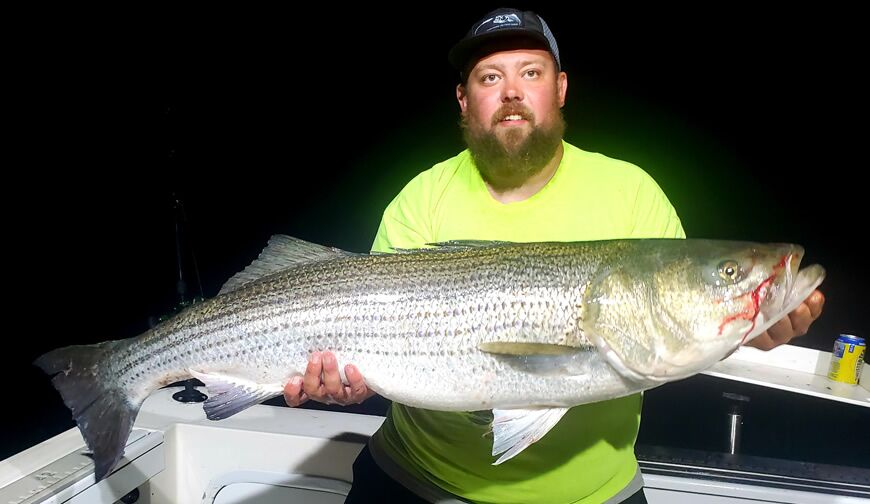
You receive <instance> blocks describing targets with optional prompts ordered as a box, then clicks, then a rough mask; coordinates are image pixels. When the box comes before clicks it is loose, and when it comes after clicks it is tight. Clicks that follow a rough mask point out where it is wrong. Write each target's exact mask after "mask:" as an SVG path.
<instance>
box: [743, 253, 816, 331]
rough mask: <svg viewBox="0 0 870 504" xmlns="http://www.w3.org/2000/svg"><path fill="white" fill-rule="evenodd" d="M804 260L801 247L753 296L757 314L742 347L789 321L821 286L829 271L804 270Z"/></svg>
mask: <svg viewBox="0 0 870 504" xmlns="http://www.w3.org/2000/svg"><path fill="white" fill-rule="evenodd" d="M802 258H803V249H801V248H800V247H795V249H794V250H792V251H790V252H789V253H787V254H785V255H783V256H782V258H781V260H780V262H779V263H778V264H776V265H774V267H773V271H772V273H771V275H770V277H768V278H767V279H766V280H765V281H764V282H762V283H761V284H760V285H759V286H758V287H756V288H755V290H754V291H753V292H752V293H751V294H750V295H751V299H752V303H753V304H754V305H755V310H754V311H755V312H756V314H755V316H754V317H753V319H752V325H751V327H750V328H749V330H748V331H746V333H745V334H744V335H743V338H742V340H741V341H740V344H741V345H742V344H744V343H746V342H748V341H751V340H752V339H754V338H755V337H757V336H759V335H760V334H761V333H763V332H764V331H766V330H767V329H768V328H770V326H772V325H773V324H775V323H777V322H779V321H780V320H782V319H783V318H784V317H787V316H788V314H789V313H791V312H792V311H793V310H795V309H796V308H797V307H798V306H800V305H801V303H803V302H804V300H806V299H807V298H808V297H809V296H810V294H812V293H813V291H814V290H816V288H817V287H818V286H819V285H821V283H822V281H823V280H824V279H825V269H824V268H823V267H822V266H820V265H818V264H814V265H812V266H808V267H806V268H804V269H800V263H801V259H802Z"/></svg>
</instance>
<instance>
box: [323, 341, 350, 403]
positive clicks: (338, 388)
mask: <svg viewBox="0 0 870 504" xmlns="http://www.w3.org/2000/svg"><path fill="white" fill-rule="evenodd" d="M323 388H324V390H325V391H326V394H327V395H329V397H330V398H331V399H332V400H333V401H335V402H337V403H339V404H343V403H344V402H345V401H346V400H347V392H346V391H345V387H344V383H342V382H341V375H340V374H339V373H338V362H336V360H335V356H334V355H332V352H323Z"/></svg>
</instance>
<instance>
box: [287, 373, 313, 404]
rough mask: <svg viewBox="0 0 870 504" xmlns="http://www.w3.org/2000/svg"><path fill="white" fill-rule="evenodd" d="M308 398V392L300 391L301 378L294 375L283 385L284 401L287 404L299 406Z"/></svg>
mask: <svg viewBox="0 0 870 504" xmlns="http://www.w3.org/2000/svg"><path fill="white" fill-rule="evenodd" d="M307 400H308V394H306V393H305V392H303V391H302V378H301V377H299V376H294V377H293V378H292V379H291V380H290V381H288V382H287V384H286V385H284V401H285V402H286V403H287V405H288V406H293V407H296V406H299V405H300V404H302V403H304V402H305V401H307Z"/></svg>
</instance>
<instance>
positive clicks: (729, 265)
mask: <svg viewBox="0 0 870 504" xmlns="http://www.w3.org/2000/svg"><path fill="white" fill-rule="evenodd" d="M719 278H721V279H722V280H724V281H726V282H728V283H737V282H739V281H740V280H741V279H742V278H743V274H742V271H741V270H740V265H739V264H738V263H737V261H734V260H732V259H728V260H725V261H722V262H721V263H719Z"/></svg>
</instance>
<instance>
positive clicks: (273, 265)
mask: <svg viewBox="0 0 870 504" xmlns="http://www.w3.org/2000/svg"><path fill="white" fill-rule="evenodd" d="M356 255H359V254H355V253H353V252H347V251H344V250H341V249H338V248H334V247H325V246H323V245H318V244H316V243H311V242H307V241H305V240H300V239H299V238H293V237H292V236H287V235H273V236H272V238H270V239H269V244H268V245H266V248H264V249H263V251H262V252H260V255H259V257H257V259H255V260H254V262H252V263H251V264H250V265H249V266H248V267H247V268H245V269H244V271H241V272H239V273H237V274H236V275H234V276H233V277H232V278H230V279H229V280H227V282H226V283H225V284H224V285H223V287H221V290H220V292H219V293H218V295H220V294H226V293H227V292H232V291H234V290H236V289H238V288H240V287H242V286H244V285H247V284H249V283H251V282H254V281H256V280H259V279H261V278H263V277H266V276H269V275H271V274H273V273H277V272H279V271H282V270H285V269H287V268H293V267H296V266H299V265H302V264H308V263H314V262H320V261H328V260H330V259H336V258H339V257H352V256H356Z"/></svg>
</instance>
